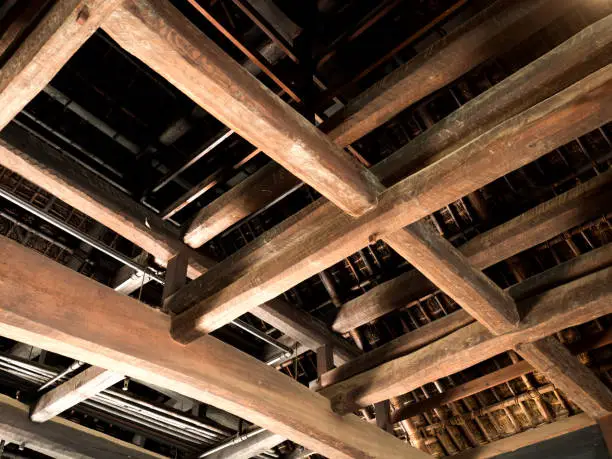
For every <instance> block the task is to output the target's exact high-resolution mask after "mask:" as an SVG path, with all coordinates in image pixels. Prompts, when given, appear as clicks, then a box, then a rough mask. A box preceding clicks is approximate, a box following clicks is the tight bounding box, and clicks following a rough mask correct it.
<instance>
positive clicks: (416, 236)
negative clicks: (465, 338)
mask: <svg viewBox="0 0 612 459" xmlns="http://www.w3.org/2000/svg"><path fill="white" fill-rule="evenodd" d="M383 240H384V241H385V242H386V243H387V244H389V246H391V248H393V250H395V251H396V252H397V253H398V254H399V255H400V256H402V257H403V258H404V259H405V260H406V261H408V262H409V263H410V264H412V265H413V266H414V267H415V268H416V269H417V270H419V272H421V273H422V274H423V275H424V276H425V277H427V278H428V279H429V280H430V281H431V282H432V283H433V284H435V285H436V286H437V287H439V288H440V289H441V290H442V291H443V292H444V293H446V294H447V295H448V296H450V297H451V298H452V299H453V300H454V301H455V302H456V303H457V304H459V305H460V306H461V307H462V308H463V309H464V310H465V311H467V312H468V313H469V314H470V315H471V316H472V317H474V318H475V319H476V320H477V321H478V322H480V323H482V324H485V325H486V326H487V328H489V329H490V330H495V333H496V334H502V333H506V332H508V331H511V330H512V329H513V328H514V327H515V326H516V324H517V323H518V321H519V314H518V310H517V308H516V304H515V303H514V300H513V299H512V298H511V297H510V295H508V294H507V293H505V292H504V291H503V290H502V289H500V288H499V287H498V286H497V285H495V283H494V282H493V281H492V280H491V279H489V278H488V277H487V276H486V275H485V274H483V273H482V271H480V270H478V269H477V268H475V267H473V266H472V265H471V264H470V262H469V261H468V260H467V258H465V257H464V256H463V255H462V254H461V252H459V250H457V249H456V248H455V247H453V246H452V244H451V243H450V242H448V241H447V240H446V239H444V238H443V237H442V236H440V234H438V233H437V232H436V231H435V230H434V228H433V227H432V225H430V224H429V222H417V223H414V224H412V225H410V226H409V227H407V228H402V229H401V230H399V231H397V232H395V233H392V234H390V235H388V236H385V237H384V238H383Z"/></svg>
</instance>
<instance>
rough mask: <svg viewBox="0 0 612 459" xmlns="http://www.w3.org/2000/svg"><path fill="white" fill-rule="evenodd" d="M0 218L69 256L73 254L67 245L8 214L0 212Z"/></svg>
mask: <svg viewBox="0 0 612 459" xmlns="http://www.w3.org/2000/svg"><path fill="white" fill-rule="evenodd" d="M0 217H2V218H5V219H6V220H8V221H9V222H11V223H13V224H14V225H16V226H20V227H22V228H24V229H26V230H27V231H29V232H30V233H32V234H34V235H35V236H38V237H39V238H41V239H44V240H45V241H47V242H50V243H51V244H54V245H56V246H58V247H59V248H60V249H62V250H64V251H66V252H68V253H69V254H72V253H73V252H74V250H72V249H71V248H70V247H68V246H67V245H65V244H63V243H62V242H60V241H58V240H56V239H54V238H52V237H51V236H49V235H48V234H45V233H43V232H42V231H39V230H37V229H36V228H33V227H31V226H30V225H28V224H27V223H24V222H21V221H19V220H18V219H16V218H15V217H13V216H12V215H11V214H8V213H6V212H4V211H2V210H0Z"/></svg>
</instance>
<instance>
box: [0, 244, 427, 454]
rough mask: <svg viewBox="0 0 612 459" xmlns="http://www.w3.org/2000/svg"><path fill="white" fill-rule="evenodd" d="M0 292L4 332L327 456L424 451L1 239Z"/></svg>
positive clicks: (267, 369)
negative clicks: (181, 338) (172, 330)
mask: <svg viewBox="0 0 612 459" xmlns="http://www.w3.org/2000/svg"><path fill="white" fill-rule="evenodd" d="M0 295H2V297H3V298H4V300H3V301H2V304H1V305H0V334H2V336H5V337H8V338H11V339H15V340H18V341H21V342H24V343H29V344H36V345H38V346H42V347H44V348H45V349H48V350H49V351H51V352H56V353H59V354H62V355H65V356H67V357H70V358H74V359H78V360H82V361H85V362H88V363H90V364H92V365H96V366H99V367H102V368H109V369H111V370H112V371H115V372H117V373H120V374H125V375H128V376H130V377H132V378H134V379H140V380H144V381H147V382H149V383H151V384H154V385H157V386H161V387H166V388H169V389H171V390H173V391H177V392H179V393H181V394H184V395H185V396H187V397H191V398H194V399H196V400H199V401H201V402H203V403H206V404H211V405H213V406H217V407H219V408H221V409H224V410H227V411H229V412H233V413H236V414H238V415H240V417H242V418H244V419H247V420H249V421H251V422H253V423H255V424H256V425H258V426H261V427H264V428H266V429H268V430H270V431H272V432H274V433H277V434H279V435H282V436H284V437H286V438H289V439H291V440H293V441H295V442H297V443H299V444H302V445H305V446H306V447H308V448H310V449H312V450H314V451H317V452H319V453H321V454H323V455H325V456H328V457H335V458H340V459H350V458H364V459H365V458H380V459H382V458H385V459H392V458H426V457H427V456H426V455H425V454H424V453H421V452H420V451H417V450H415V449H413V448H411V447H409V446H407V445H405V444H403V443H402V442H401V441H400V440H399V439H395V438H393V437H392V436H390V435H388V434H386V433H384V432H382V431H380V430H379V429H377V428H376V427H374V426H370V425H368V424H367V423H364V422H363V421H361V420H360V419H359V418H357V417H356V416H346V417H340V416H338V415H336V414H334V413H333V412H332V410H331V408H330V403H329V400H326V399H325V398H323V397H322V396H320V395H318V394H316V393H313V392H311V391H309V390H308V389H307V388H306V387H304V386H302V385H301V384H299V383H297V382H295V381H293V380H292V379H290V378H288V377H287V376H285V375H283V374H281V373H279V372H277V371H276V370H274V369H273V368H270V367H268V366H267V365H265V364H263V363H262V362H260V361H258V360H256V359H254V358H252V357H250V356H248V355H246V354H243V353H242V352H240V351H237V350H236V349H234V348H233V347H231V346H229V345H227V344H225V343H223V342H221V341H219V340H217V339H215V338H213V337H210V336H207V337H205V338H204V339H202V340H200V341H198V343H195V344H194V345H193V346H189V347H183V346H181V345H179V344H178V343H176V342H174V341H173V340H172V339H171V338H170V336H169V334H168V325H169V321H168V318H167V316H165V315H163V314H161V313H160V312H158V311H156V310H153V309H151V308H149V307H148V306H146V305H144V304H142V303H139V302H137V301H135V300H133V299H131V298H128V297H125V296H123V295H120V294H118V293H116V292H115V291H113V290H111V289H109V288H108V287H105V286H103V285H100V284H98V283H97V282H95V281H92V280H90V279H87V278H85V277H83V276H81V275H79V274H77V273H75V272H73V271H71V270H69V269H68V268H65V267H64V266H61V265H59V264H57V263H55V262H54V261H52V260H49V259H46V258H45V257H43V256H42V255H40V254H38V253H36V252H34V251H31V250H28V249H26V248H24V247H22V246H20V245H18V244H17V243H15V242H12V241H10V240H8V239H5V238H0ZM83 305H87V307H86V308H85V307H84V306H83ZM100 323H104V324H105V326H104V327H100V326H99V324H100ZM126 327H127V328H129V333H127V332H126V330H127V329H126ZM245 375H248V377H245ZM304 407H308V409H304Z"/></svg>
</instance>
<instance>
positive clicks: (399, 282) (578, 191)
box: [332, 171, 612, 333]
mask: <svg viewBox="0 0 612 459" xmlns="http://www.w3.org/2000/svg"><path fill="white" fill-rule="evenodd" d="M610 210H612V171H608V172H605V173H603V174H601V175H599V176H597V177H595V178H593V179H591V180H589V181H588V182H585V183H582V184H580V185H578V186H577V187H575V188H573V189H571V190H569V191H567V192H565V193H563V194H561V195H559V196H556V197H554V198H553V199H551V200H549V201H546V202H545V203H543V204H540V205H539V206H536V207H534V208H533V209H531V210H529V211H527V212H525V213H523V214H521V215H520V216H518V217H516V218H514V219H512V220H510V221H508V222H506V223H503V224H502V225H500V226H497V227H495V228H493V229H491V230H489V231H487V232H485V233H482V234H480V235H478V236H476V237H475V238H474V239H472V240H470V241H469V242H468V243H466V244H464V245H462V246H460V247H459V251H460V252H461V253H462V254H463V255H465V256H466V257H467V259H468V260H469V261H470V263H471V264H472V265H474V266H476V267H477V268H480V269H484V268H487V267H489V266H492V265H494V264H495V263H499V262H500V261H502V260H505V259H507V258H509V257H510V256H512V255H515V254H517V253H520V252H522V251H524V250H527V249H529V248H531V247H534V246H536V245H538V244H541V243H543V242H546V241H547V240H549V239H551V238H553V237H555V236H557V235H558V234H561V233H563V232H564V231H567V230H569V229H571V228H573V227H575V226H578V225H580V224H582V223H584V222H585V221H588V220H590V219H593V218H595V217H596V216H598V215H601V214H602V213H605V212H608V211H610ZM594 263H595V265H596V266H600V262H597V261H595V262H594ZM528 285H529V282H527V283H524V282H522V283H520V284H517V287H516V288H517V289H521V288H525V289H526V290H527V291H529V290H530V287H529V286H528ZM520 286H522V287H520ZM435 290H436V287H435V286H434V284H432V283H431V282H430V281H429V280H428V279H427V278H425V277H424V276H423V275H422V274H420V273H419V272H418V271H415V270H411V271H408V272H406V273H404V274H401V275H399V276H398V277H396V278H394V279H391V280H389V281H387V282H384V283H382V284H380V285H377V286H376V287H374V288H372V289H371V290H369V291H367V292H366V293H365V294H363V295H361V296H359V297H358V298H355V299H354V300H351V301H349V302H347V303H345V304H344V305H342V307H341V308H340V309H339V310H338V314H337V315H336V318H335V320H334V323H333V324H332V329H333V330H334V331H336V332H338V333H346V332H348V331H349V330H352V329H354V328H357V327H359V326H361V325H364V324H366V323H368V322H371V321H372V320H375V319H378V318H379V317H382V316H383V315H385V314H387V313H389V312H391V311H394V310H396V309H398V308H400V307H403V306H405V305H407V304H409V303H410V302H412V301H415V300H416V299H418V298H421V297H423V296H425V295H429V294H431V293H432V292H434V291H435ZM512 296H513V298H515V299H520V298H522V295H521V294H520V293H519V292H518V291H516V292H514V293H513V294H512Z"/></svg>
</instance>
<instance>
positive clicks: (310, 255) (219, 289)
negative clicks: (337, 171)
mask: <svg viewBox="0 0 612 459" xmlns="http://www.w3.org/2000/svg"><path fill="white" fill-rule="evenodd" d="M610 101H612V65H609V66H607V67H604V68H602V69H601V70H599V71H597V72H595V73H593V74H592V75H590V76H588V77H586V78H584V79H582V80H581V81H579V82H578V83H575V84H574V85H572V86H570V87H569V88H567V89H565V90H563V91H562V92H560V93H558V94H556V95H555V96H553V97H550V98H549V99H547V100H545V101H543V102H541V103H540V104H538V105H536V106H535V107H532V108H531V109H529V110H526V111H525V112H523V113H521V114H519V115H517V116H515V117H513V118H511V119H509V120H508V121H506V122H504V123H501V124H500V125H498V126H497V127H495V128H493V129H491V130H490V131H488V132H487V133H485V134H483V135H481V136H480V137H479V138H478V141H477V142H471V143H469V144H467V145H465V146H464V147H463V148H459V149H458V150H456V151H454V152H453V153H451V154H448V155H446V156H444V157H443V158H441V159H440V160H438V161H437V162H436V163H434V164H432V165H431V166H429V167H428V168H426V169H424V170H422V171H420V172H417V173H416V174H413V175H411V176H410V177H408V178H407V179H404V180H402V181H401V182H399V183H398V184H396V185H394V186H393V187H391V188H389V189H387V190H386V191H385V192H384V193H383V194H382V195H381V199H380V203H379V205H378V207H377V208H376V209H375V210H374V211H372V212H370V213H369V214H367V215H366V216H364V217H361V218H358V219H352V218H351V217H349V216H347V215H345V214H342V212H341V211H340V210H339V209H337V208H336V207H335V206H333V205H331V204H329V203H322V202H316V203H314V204H313V205H311V206H309V207H307V208H306V209H304V210H302V211H301V212H299V213H298V214H296V215H295V216H293V217H291V218H289V219H288V220H286V221H285V222H283V223H281V224H279V225H278V226H277V227H275V228H273V229H272V230H270V231H268V232H267V233H264V234H263V235H262V236H260V237H259V238H258V239H257V240H255V241H254V242H253V243H252V244H250V245H249V246H246V247H245V248H244V249H243V250H241V251H240V252H237V253H236V254H234V255H233V256H231V257H230V258H228V259H227V260H225V261H224V262H222V263H220V264H219V265H217V266H216V267H215V269H213V270H211V271H209V272H208V273H206V275H204V276H201V277H200V278H198V279H196V280H195V281H194V282H192V283H191V284H189V285H187V286H186V287H185V288H183V289H181V290H180V291H179V292H177V294H176V295H174V297H173V298H172V301H176V302H177V303H179V304H182V305H187V306H190V307H191V308H190V309H188V310H187V311H185V312H183V313H182V314H179V315H178V316H176V318H175V319H174V320H173V335H174V336H175V337H176V339H178V340H181V341H183V342H189V341H192V340H193V339H196V338H197V337H199V336H201V335H202V334H204V333H208V332H210V331H212V330H215V329H216V328H218V327H220V326H222V325H224V324H225V323H227V322H228V321H229V320H232V319H234V318H236V317H238V316H240V315H241V314H243V313H244V312H247V311H249V310H250V309H253V308H254V307H255V306H258V305H259V304H262V303H263V302H265V301H268V300H270V299H272V298H274V297H276V296H277V295H280V294H281V293H283V292H284V291H286V290H287V289H289V288H291V287H293V286H294V285H296V284H297V283H299V282H301V281H303V280H305V279H307V278H308V277H310V276H312V275H314V274H316V273H318V272H319V271H321V270H322V269H325V268H327V267H329V266H331V265H333V264H334V263H336V262H338V261H340V260H341V259H343V258H345V257H347V256H349V255H350V254H352V253H354V252H356V251H358V250H359V249H361V248H362V247H364V246H365V245H367V244H368V243H369V242H370V241H372V240H375V239H378V238H380V237H382V236H384V235H385V234H391V233H393V232H394V231H397V230H399V229H401V228H402V227H404V226H407V225H409V224H411V223H414V222H416V221H418V220H419V219H421V218H423V217H425V216H427V215H429V214H430V213H432V212H434V211H436V210H437V209H439V208H440V207H442V206H444V205H447V204H449V203H451V202H453V201H455V200H457V199H460V198H462V197H463V196H465V195H466V194H468V193H470V192H472V191H474V190H476V189H478V188H480V187H482V186H484V185H486V184H488V183H490V182H491V181H493V180H495V179H497V178H499V177H501V176H503V175H505V174H507V173H509V172H511V171H513V170H515V169H517V168H519V167H521V166H523V165H525V164H527V163H529V162H531V161H534V160H535V159H537V158H539V157H541V156H543V155H544V154H546V153H548V152H550V151H551V150H553V149H554V148H556V147H557V146H560V145H563V144H564V143H566V142H568V141H569V140H571V139H573V138H575V137H577V136H580V135H582V134H584V133H586V132H588V131H590V130H592V129H595V128H597V127H599V126H601V125H602V124H605V123H606V122H608V121H609V120H610V119H612V104H610Z"/></svg>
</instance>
